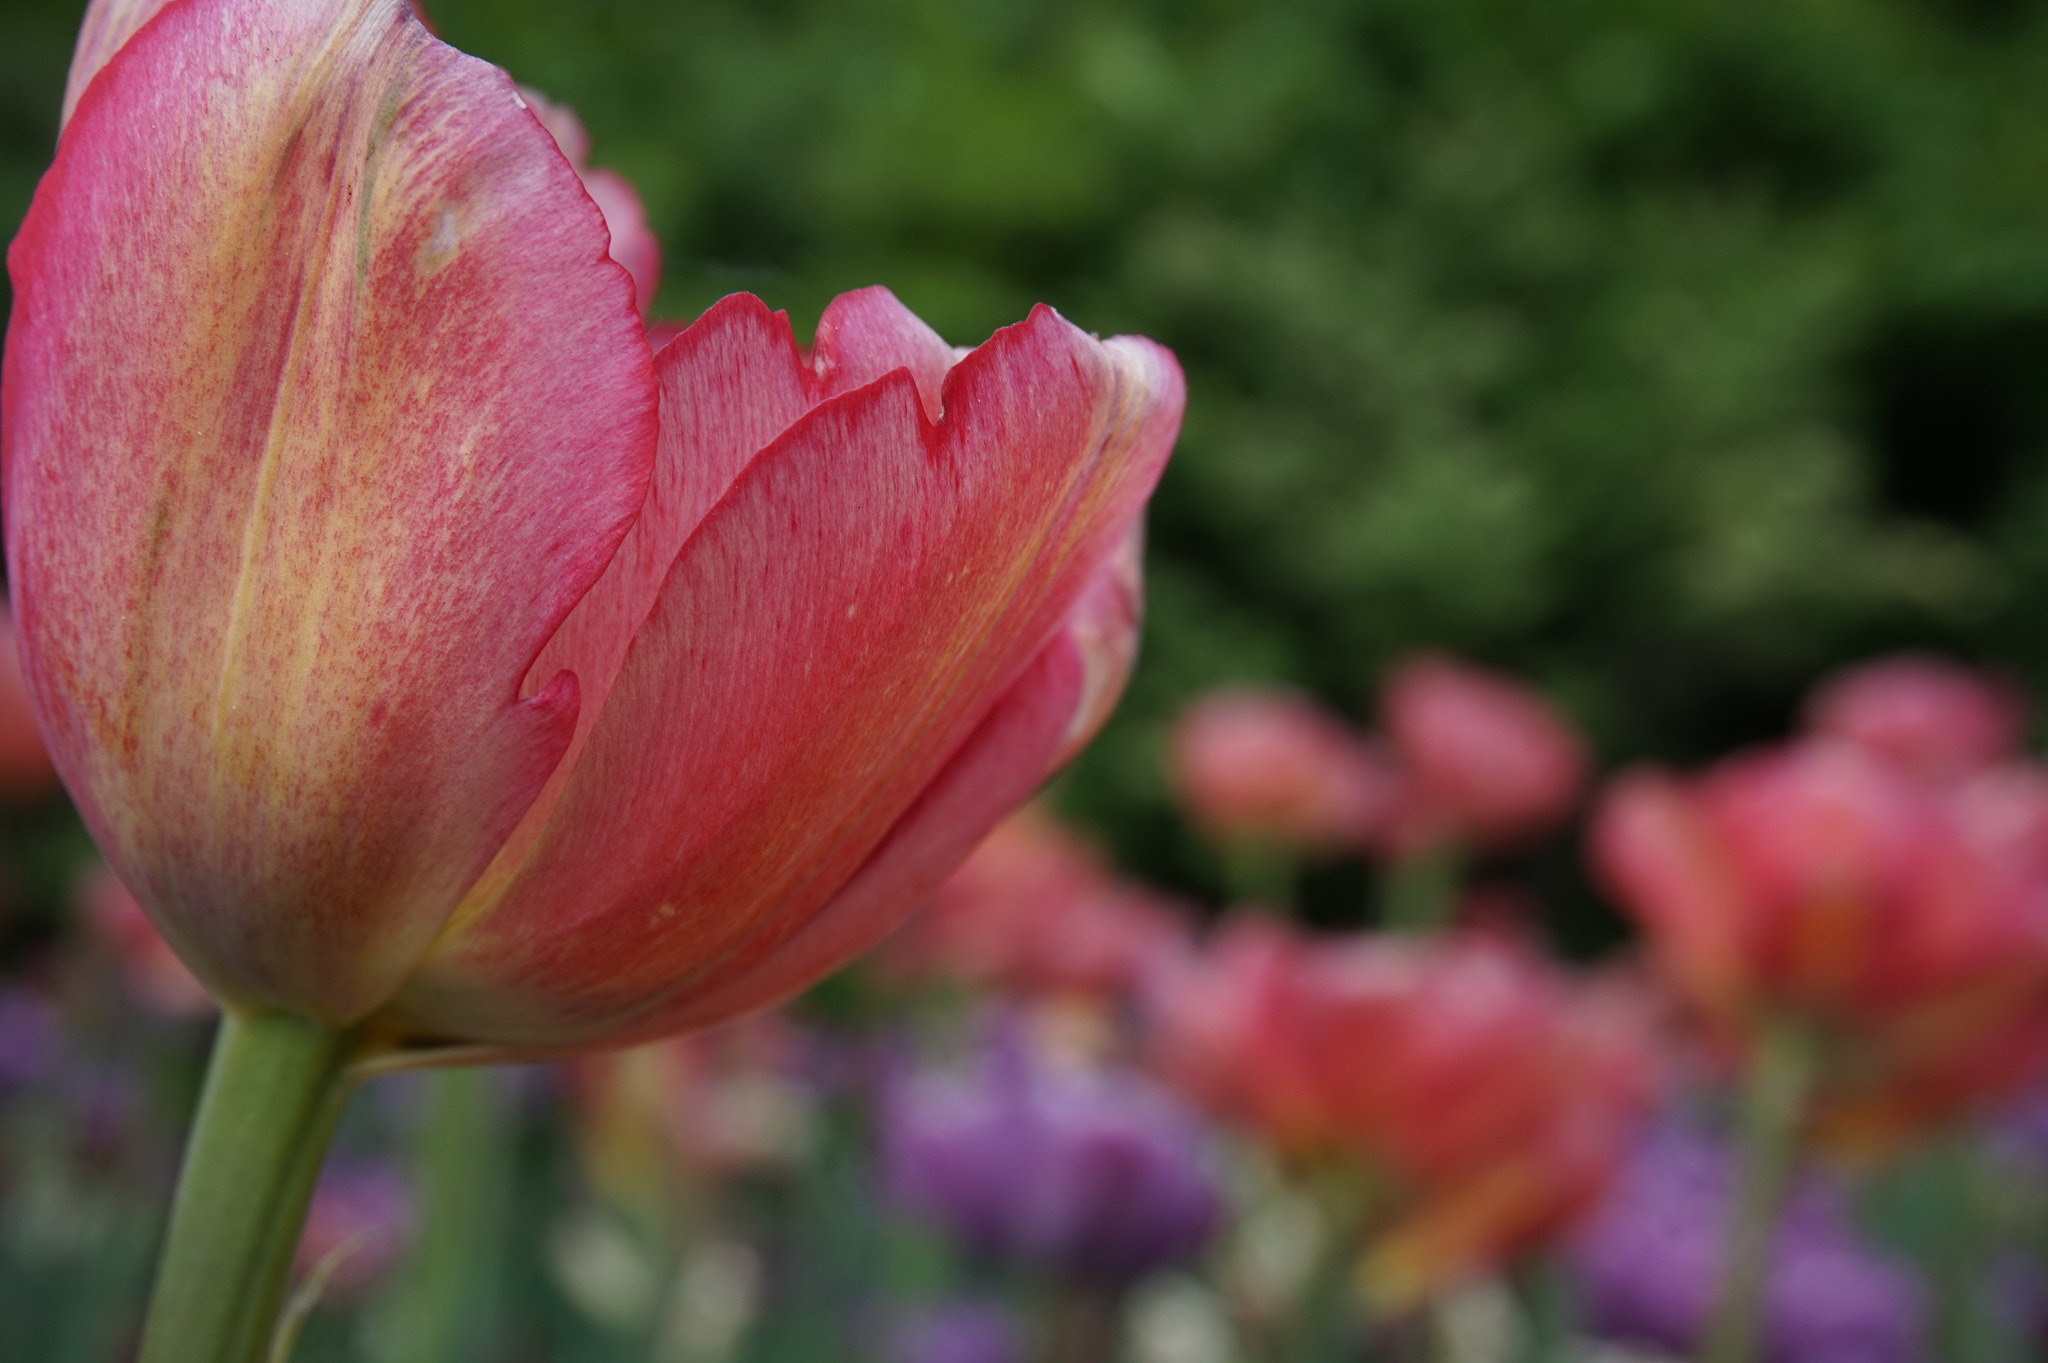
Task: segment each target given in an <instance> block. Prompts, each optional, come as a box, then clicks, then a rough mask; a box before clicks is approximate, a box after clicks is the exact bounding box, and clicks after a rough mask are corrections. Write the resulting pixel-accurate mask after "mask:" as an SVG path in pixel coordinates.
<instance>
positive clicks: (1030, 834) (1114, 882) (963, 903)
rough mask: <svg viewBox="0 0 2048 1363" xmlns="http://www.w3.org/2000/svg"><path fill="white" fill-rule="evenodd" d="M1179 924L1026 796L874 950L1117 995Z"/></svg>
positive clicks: (1160, 901) (937, 971) (1024, 981)
mask: <svg viewBox="0 0 2048 1363" xmlns="http://www.w3.org/2000/svg"><path fill="white" fill-rule="evenodd" d="M1186 935H1187V919H1186V916H1185V915H1184V914H1182V913H1181V912H1180V911H1179V909H1178V907H1177V906H1175V905H1174V904H1172V903H1171V902H1169V901H1168V900H1166V899H1165V898H1163V897H1162V896H1160V895H1158V894H1156V893H1154V892H1152V891H1150V890H1147V889H1145V888H1143V887H1141V886H1138V885H1134V884H1131V883H1129V882H1127V881H1124V880H1121V879H1119V878H1118V877H1117V876H1115V875H1114V874H1112V873H1111V871H1110V870H1109V868H1107V867H1106V866H1104V865H1103V864H1102V863H1101V861H1100V860H1099V859H1097V858H1096V856H1095V855H1094V854H1093V853H1092V852H1091V851H1090V850H1089V849H1088V848H1087V847H1085V846H1083V845H1082V843H1081V842H1080V840H1079V839H1078V838H1076V837H1075V836H1074V835H1073V834H1072V833H1070V832H1068V831H1067V830H1066V829H1065V828H1063V827H1062V826H1061V825H1060V824H1058V823H1057V822H1055V821H1054V820H1053V819H1052V817H1051V816H1050V815H1048V814H1046V813H1044V812H1043V811H1041V810H1039V809H1037V808H1035V807H1030V806H1027V807H1026V808H1024V809H1021V810H1019V811H1018V812H1017V813H1015V814H1013V815H1011V816H1010V817H1009V818H1008V819H1006V820H1004V821H1003V822H1002V823H1001V824H999V825H997V827H996V830H995V831H994V832H993V833H991V834H989V835H988V837H987V838H986V839H984V840H983V841H982V844H981V846H979V847H977V848H976V849H975V850H974V854H973V855H972V856H970V857H968V858H967V860H966V861H964V862H962V863H961V864H960V868H959V869H958V870H957V871H955V872H953V874H952V875H950V876H948V877H947V878H946V880H945V882H944V883H943V884H941V885H940V886H939V888H938V890H937V891H936V892H935V893H934V894H933V895H932V897H931V900H930V902H929V903H927V904H926V905H925V907H924V908H923V909H921V910H920V911H919V912H918V913H917V915H916V916H915V917H913V918H912V919H911V920H910V921H909V922H908V923H906V924H904V925H903V929H902V931H900V932H898V933H897V934H896V936H895V937H893V938H891V939H890V941H889V944H888V946H887V947H886V948H885V949H884V951H883V963H884V965H885V967H886V968H887V969H888V970H889V971H891V972H892V973H895V974H899V975H926V974H932V975H945V976H950V977H952V978H954V979H958V980H962V981H966V982H968V983H973V984H980V985H994V986H998V987H1001V988H1005V989H1011V990H1016V991H1019V992H1023V993H1034V994H1085V995H1112V994H1120V993H1122V992H1124V991H1125V990H1127V989H1129V988H1130V987H1131V986H1132V985H1133V984H1135V983H1136V981H1137V980H1138V978H1139V977H1140V976H1141V975H1142V974H1143V972H1144V971H1145V969H1146V967H1147V965H1148V963H1149V962H1151V961H1152V960H1153V959H1155V958H1156V957H1157V956H1159V955H1160V953H1162V952H1167V951H1171V950H1173V949H1174V948H1175V947H1176V946H1177V945H1179V944H1180V942H1181V941H1182V940H1183V939H1184V938H1185V937H1186Z"/></svg>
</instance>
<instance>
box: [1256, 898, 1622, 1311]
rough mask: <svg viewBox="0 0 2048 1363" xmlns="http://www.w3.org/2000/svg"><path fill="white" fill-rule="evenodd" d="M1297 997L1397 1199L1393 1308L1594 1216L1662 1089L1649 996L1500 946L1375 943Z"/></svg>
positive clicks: (1384, 1268) (1341, 959)
mask: <svg viewBox="0 0 2048 1363" xmlns="http://www.w3.org/2000/svg"><path fill="white" fill-rule="evenodd" d="M1294 989H1295V991H1296V995H1297V998H1296V1002H1295V1004H1294V1010H1295V1027H1296V1029H1297V1031H1296V1036H1297V1042H1296V1044H1297V1045H1298V1046H1299V1047H1300V1048H1301V1054H1302V1056H1303V1057H1304V1060H1305V1064H1306V1069H1307V1073H1308V1075H1309V1076H1310V1079H1311V1082H1312V1083H1313V1085H1314V1086H1315V1089H1316V1092H1317V1093H1318V1095H1319V1097H1320V1102H1321V1104H1322V1107H1323V1110H1324V1112H1325V1113H1326V1114H1327V1116H1328V1120H1329V1121H1330V1122H1331V1124H1332V1127H1333V1129H1334V1130H1335V1131H1336V1132H1337V1133H1339V1135H1340V1138H1341V1140H1342V1141H1343V1142H1344V1144H1346V1145H1348V1146H1349V1147H1350V1148H1351V1149H1353V1150H1354V1151H1356V1152H1357V1153H1359V1154H1361V1155H1363V1156H1365V1157H1366V1158H1367V1159H1368V1161H1369V1162H1370V1166H1371V1168H1372V1169H1373V1170H1375V1171H1376V1173H1377V1175H1378V1176H1379V1177H1380V1178H1381V1179H1383V1180H1385V1181H1386V1182H1387V1183H1388V1185H1389V1186H1390V1188H1391V1190H1392V1194H1393V1197H1394V1208H1395V1210H1394V1212H1393V1214H1392V1216H1391V1218H1390V1221H1391V1224H1390V1225H1388V1226H1387V1227H1386V1228H1385V1229H1383V1230H1382V1232H1381V1233H1380V1234H1379V1235H1378V1236H1377V1237H1376V1238H1375V1240H1374V1243H1373V1244H1372V1245H1371V1246H1370V1247H1369V1249H1368V1253H1367V1258H1366V1265H1365V1271H1366V1277H1367V1282H1368V1285H1369V1287H1370V1288H1371V1289H1372V1290H1373V1292H1374V1293H1375V1295H1376V1296H1378V1297H1379V1298H1380V1299H1381V1300H1382V1301H1384V1302H1386V1303H1389V1304H1392V1305H1404V1304H1409V1303H1413V1302H1414V1301H1417V1300H1419V1299H1421V1298H1422V1297H1423V1296H1425V1295H1426V1294H1427V1293H1428V1291H1429V1290H1430V1289H1431V1288H1433V1287H1435V1286H1437V1285H1439V1284H1441V1283H1442V1282H1444V1281H1446V1280H1448V1279H1450V1278H1452V1277H1455V1276H1458V1275H1461V1274H1465V1273H1469V1272H1472V1271H1475V1270H1478V1269H1482V1268H1484V1267H1486V1266H1487V1265H1488V1264H1491V1263H1493V1262H1497V1261H1498V1260H1499V1259H1500V1258H1501V1257H1503V1256H1506V1255H1509V1254H1512V1253H1515V1252H1518V1251H1520V1250H1523V1249H1526V1248H1528V1247H1530V1246H1532V1245H1534V1244H1537V1243H1540V1242H1541V1241H1542V1240H1543V1239H1544V1238H1546V1237H1548V1236H1550V1235H1552V1234H1554V1233H1555V1232H1556V1231H1558V1230H1559V1229H1560V1228H1562V1227H1563V1226H1564V1225H1565V1224H1567V1223H1568V1222H1569V1221H1570V1220H1571V1219H1572V1218H1573V1217H1574V1216H1576V1215H1577V1214H1578V1213H1579V1212H1580V1211H1582V1210H1584V1209H1585V1208H1586V1207H1588V1206H1590V1205H1591V1204H1592V1202H1593V1201H1594V1200H1595V1199H1597V1197H1598V1196H1599V1194H1600V1193H1601V1191H1602V1190H1603V1189H1604V1187H1605V1186H1606V1182H1607V1180H1608V1178H1609V1176H1610V1174H1611V1173H1612V1170H1613V1168H1614V1166H1615V1164H1616V1163H1617V1161H1618V1160H1619V1159H1620V1157H1621V1155H1622V1154H1623V1153H1624V1152H1625V1151H1626V1150H1627V1148H1628V1146H1629V1144H1630V1142H1631V1140H1632V1138H1633V1135H1634V1132H1635V1130H1636V1128H1637V1126H1638V1124H1639V1122H1640V1121H1641V1119H1642V1118H1643V1116H1644V1115H1645V1113H1646V1112H1647V1110H1648V1106H1649V1102H1650V1099H1651V1098H1652V1096H1653V1094H1654V1091H1655V1088H1656V1086H1657V1078H1658V1070H1659V1066H1658V1059H1657V1049H1656V1046H1655V1044H1654V1037H1653V1033H1652V1031H1651V1029H1650V1026H1649V1021H1648V1013H1647V1011H1646V1010H1645V1009H1644V1008H1643V1007H1642V1006H1641V1005H1640V1003H1639V1001H1638V1000H1637V998H1636V996H1635V995H1634V994H1632V993H1631V992H1630V991H1628V990H1627V989H1625V988H1623V987H1621V986H1619V985H1618V984H1613V983H1605V982H1603V983H1599V984H1587V983H1581V982H1576V981H1572V980H1570V979H1568V978H1566V977H1564V976H1562V975H1560V974H1558V973H1557V972H1555V971H1554V970H1553V969H1551V968H1550V967H1549V966H1548V965H1546V964H1545V963H1544V962H1543V961H1541V960H1540V959H1539V958H1537V957H1535V956H1533V955H1531V954H1528V953H1527V952H1524V951H1522V950H1521V949H1519V948H1517V947H1515V946H1513V945H1512V944H1509V943H1507V942H1504V941H1500V940H1497V939H1493V938H1489V937H1485V936H1481V935H1476V934H1475V935H1461V936H1451V937H1441V938H1416V937H1392V938H1367V939H1358V940H1354V941H1351V942H1347V943H1345V944H1342V945H1340V946H1333V947H1328V948H1324V949H1322V950H1320V951H1318V952H1316V953H1315V954H1314V956H1313V957H1312V958H1311V959H1310V960H1308V961H1307V962H1306V964H1305V965H1304V968H1303V969H1302V971H1301V973H1300V974H1299V975H1298V976H1297V977H1296V980H1295V983H1294Z"/></svg>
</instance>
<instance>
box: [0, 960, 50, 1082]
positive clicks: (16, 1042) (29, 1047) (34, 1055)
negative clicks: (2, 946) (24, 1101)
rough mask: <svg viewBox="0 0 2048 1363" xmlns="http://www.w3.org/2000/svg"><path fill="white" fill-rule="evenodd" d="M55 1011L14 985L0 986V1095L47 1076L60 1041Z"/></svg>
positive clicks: (33, 995)
mask: <svg viewBox="0 0 2048 1363" xmlns="http://www.w3.org/2000/svg"><path fill="white" fill-rule="evenodd" d="M62 1040H63V1037H62V1029H61V1027H60V1026H59V1024H58V1021H57V1010H56V1009H55V1008H53V1007H51V1006H50V1003H49V1001H48V1000H47V999H44V998H43V997H42V996H41V995H39V994H36V993H34V992H33V991H31V990H28V989H24V988H21V987H20V986H18V985H0V1094H7V1093H12V1092H13V1091H15V1090H16V1089H19V1088H23V1087H25V1086H27V1085H29V1084H33V1083H35V1082H36V1081H37V1080H39V1079H41V1078H43V1077H44V1076H45V1075H47V1074H48V1073H49V1072H50V1070H51V1069H52V1068H53V1067H54V1066H55V1065H56V1063H57V1050H58V1047H59V1046H60V1045H61V1044H62Z"/></svg>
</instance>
